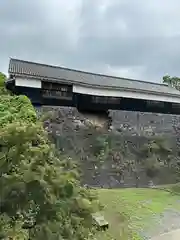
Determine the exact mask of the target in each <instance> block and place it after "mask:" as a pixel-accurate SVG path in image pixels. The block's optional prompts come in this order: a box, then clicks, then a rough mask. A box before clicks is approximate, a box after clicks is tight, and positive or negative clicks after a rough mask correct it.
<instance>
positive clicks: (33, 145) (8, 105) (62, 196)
mask: <svg viewBox="0 0 180 240" xmlns="http://www.w3.org/2000/svg"><path fill="white" fill-rule="evenodd" d="M4 79H5V76H4V75H3V74H1V75H0V84H1V98H0V188H1V191H0V239H5V238H8V239H20V240H21V239H22V240H26V239H31V240H33V239H34V240H35V239H38V240H40V239H44V240H45V239H51V240H53V239H68V240H71V239H72V240H75V239H77V240H80V239H87V238H88V237H89V234H90V233H91V230H92V226H91V221H90V214H91V212H92V211H94V210H97V209H98V207H99V203H98V201H97V198H96V194H95V193H94V192H92V191H90V190H88V189H85V188H82V187H81V186H80V184H79V181H78V179H77V171H76V166H74V164H69V162H68V161H66V159H65V158H64V157H63V156H62V155H60V154H58V153H57V151H56V150H55V147H54V146H53V144H52V143H51V142H50V141H49V139H48V134H47V132H46V131H45V130H44V128H43V124H42V122H41V121H40V120H38V119H37V116H36V112H35V110H34V108H33V106H32V105H31V102H30V100H29V99H28V98H27V97H25V96H11V95H10V94H8V93H7V92H6V91H4V89H3V82H4ZM29 235H30V236H29Z"/></svg>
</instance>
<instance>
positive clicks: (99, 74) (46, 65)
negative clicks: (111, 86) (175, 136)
mask: <svg viewBox="0 0 180 240" xmlns="http://www.w3.org/2000/svg"><path fill="white" fill-rule="evenodd" d="M11 61H18V62H23V63H28V64H34V65H39V66H44V67H51V68H58V69H63V70H68V71H72V72H78V73H84V74H90V75H95V76H101V77H107V78H108V77H110V78H114V79H121V80H130V81H134V82H142V83H148V84H152V85H160V86H167V84H164V83H155V82H150V81H144V80H138V79H131V78H123V77H117V76H113V75H107V74H101V73H95V72H89V71H82V70H77V69H72V68H67V67H61V66H58V65H49V64H44V63H40V62H32V61H27V60H21V59H17V58H10V62H11Z"/></svg>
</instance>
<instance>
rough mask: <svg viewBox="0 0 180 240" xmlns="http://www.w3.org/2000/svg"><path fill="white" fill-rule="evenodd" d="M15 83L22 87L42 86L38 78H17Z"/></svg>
mask: <svg viewBox="0 0 180 240" xmlns="http://www.w3.org/2000/svg"><path fill="white" fill-rule="evenodd" d="M15 85H16V86H21V87H31V88H41V85H42V84H41V80H38V79H27V78H26V79H25V78H16V79H15Z"/></svg>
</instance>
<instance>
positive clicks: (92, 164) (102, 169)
mask: <svg viewBox="0 0 180 240" xmlns="http://www.w3.org/2000/svg"><path fill="white" fill-rule="evenodd" d="M43 111H45V112H51V117H50V118H49V119H48V120H47V121H46V122H45V127H46V128H47V130H48V131H49V132H50V134H51V135H52V136H53V138H54V139H55V142H56V144H57V147H58V148H59V149H60V150H61V151H63V152H64V153H65V154H67V155H69V156H71V157H72V158H76V160H77V161H78V163H79V164H80V166H81V169H82V173H83V176H82V183H83V184H88V185H91V186H96V187H97V186H98V187H113V188H115V187H132V186H136V185H137V184H138V185H139V186H147V185H148V182H149V178H148V177H147V176H146V173H145V170H144V168H143V167H142V165H141V164H140V163H138V164H136V166H135V167H136V169H137V171H138V177H137V171H133V170H132V167H131V168H128V167H126V168H125V169H124V171H123V174H122V173H120V172H121V171H120V169H121V168H122V166H123V165H124V164H126V165H127V162H130V161H134V159H135V158H136V152H137V151H138V148H141V147H142V146H143V144H144V143H146V142H147V141H148V138H149V137H150V136H155V137H156V136H160V135H161V136H164V138H166V139H167V141H168V144H169V146H170V148H172V149H173V152H174V154H175V155H176V153H177V152H178V150H177V145H178V144H177V142H178V141H177V139H178V137H177V136H178V131H179V127H178V125H179V119H180V117H179V116H172V115H162V114H149V113H135V112H126V111H110V112H109V117H110V118H111V127H110V129H108V128H107V126H108V118H105V117H104V116H92V115H89V114H88V115H87V114H81V113H79V112H78V111H77V110H76V109H75V108H70V107H44V108H43ZM101 135H106V136H108V138H110V139H111V148H112V149H111V152H112V154H111V155H108V156H107V157H106V158H105V159H104V160H103V161H100V160H99V158H97V157H96V156H95V155H94V154H93V149H92V146H93V144H94V143H95V140H96V139H97V138H98V137H99V136H101ZM113 154H116V155H119V157H118V158H116V159H113V157H112V156H113ZM175 181H176V177H175V175H174V173H173V172H172V170H171V169H169V168H167V166H166V167H163V168H162V169H161V170H160V172H159V174H158V177H157V178H156V179H154V182H155V184H166V183H173V182H175Z"/></svg>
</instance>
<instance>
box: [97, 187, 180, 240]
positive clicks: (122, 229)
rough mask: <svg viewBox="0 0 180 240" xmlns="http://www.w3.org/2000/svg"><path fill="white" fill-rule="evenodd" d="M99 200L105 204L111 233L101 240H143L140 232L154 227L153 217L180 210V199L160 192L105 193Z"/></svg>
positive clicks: (127, 190) (103, 191)
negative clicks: (169, 210) (164, 212)
mask: <svg viewBox="0 0 180 240" xmlns="http://www.w3.org/2000/svg"><path fill="white" fill-rule="evenodd" d="M98 192H99V199H100V201H101V203H102V204H104V206H105V208H104V213H103V214H104V216H105V218H106V219H107V220H108V221H109V224H110V228H109V230H108V231H107V232H104V233H99V234H98V235H97V239H98V240H100V239H103V240H110V239H111V240H112V239H116V240H119V239H122V240H126V239H128V235H129V236H130V239H132V240H133V239H134V240H140V239H141V238H140V236H139V235H138V232H139V231H140V230H141V229H143V228H144V229H146V228H148V227H149V226H150V225H151V226H152V222H151V219H152V216H153V215H154V214H160V213H162V212H163V211H164V210H165V209H167V208H171V207H172V208H173V209H174V208H175V209H178V210H180V206H179V202H178V201H177V200H178V199H179V196H178V195H175V194H174V195H172V194H171V193H169V192H166V191H162V190H157V189H138V188H137V189H120V190H114V189H113V190H112V189H101V190H98Z"/></svg>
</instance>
